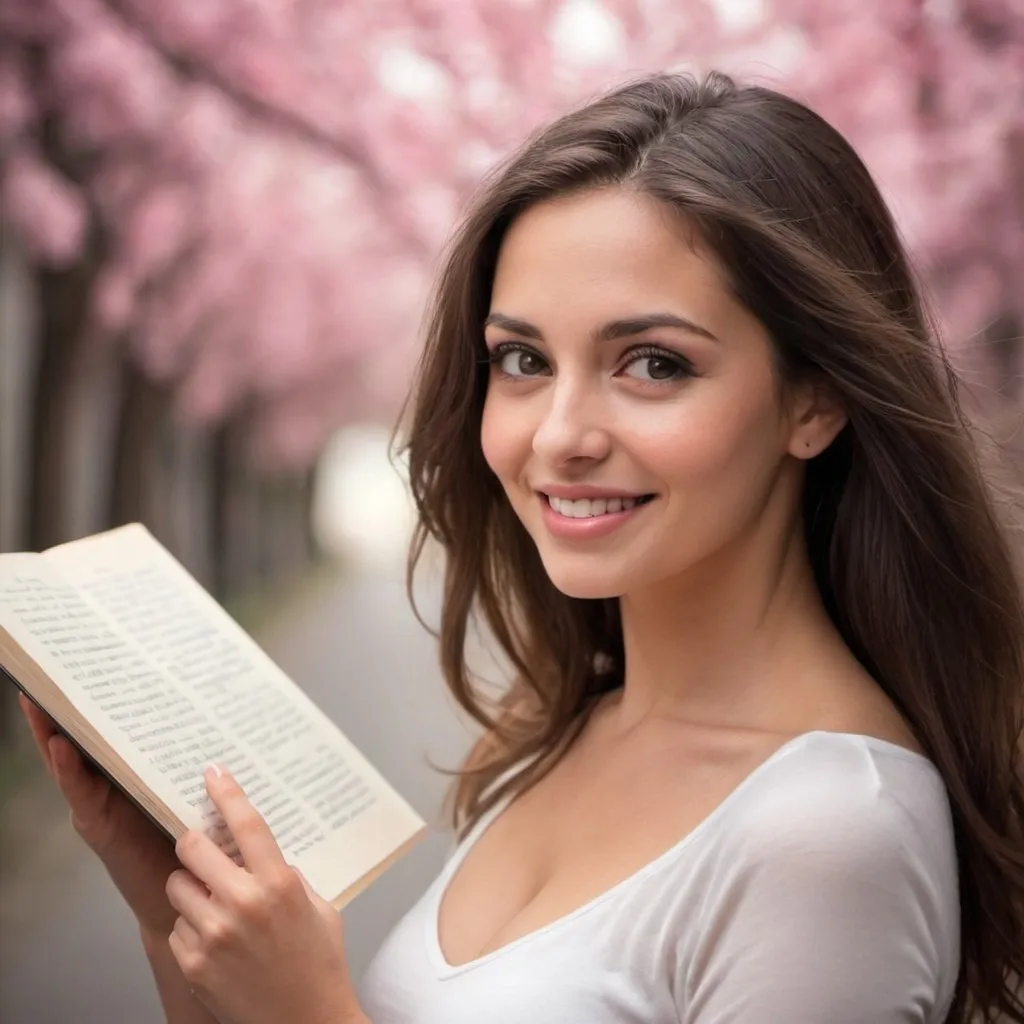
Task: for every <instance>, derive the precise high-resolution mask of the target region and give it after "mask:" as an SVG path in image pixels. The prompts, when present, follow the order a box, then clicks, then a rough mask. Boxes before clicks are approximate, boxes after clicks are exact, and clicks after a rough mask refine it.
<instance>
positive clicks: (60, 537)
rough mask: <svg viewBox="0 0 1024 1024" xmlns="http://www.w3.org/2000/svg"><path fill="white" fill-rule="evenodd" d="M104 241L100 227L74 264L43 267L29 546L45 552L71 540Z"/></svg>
mask: <svg viewBox="0 0 1024 1024" xmlns="http://www.w3.org/2000/svg"><path fill="white" fill-rule="evenodd" d="M101 250H102V243H101V239H100V233H99V230H98V229H97V228H96V227H95V226H94V227H93V228H92V229H91V230H90V236H89V239H88V241H87V243H86V248H85V251H84V252H83V253H82V257H81V259H80V260H79V261H78V263H76V264H75V265H74V266H72V267H68V268H65V269H61V270H54V269H51V268H48V267H39V268H37V271H36V274H37V281H38V287H39V291H38V295H39V334H38V340H39V360H38V363H37V364H36V372H35V380H34V383H33V388H32V430H31V436H30V438H29V447H30V456H29V466H28V472H29V485H28V513H29V514H28V523H27V537H26V542H27V544H26V546H27V547H28V548H29V550H32V551H41V550H43V549H44V548H48V547H50V546H51V545H53V544H59V543H60V542H62V541H65V540H68V539H69V537H68V527H67V521H66V512H67V505H68V499H67V493H66V482H67V440H68V437H69V434H70V431H71V429H72V414H73V412H74V399H75V389H76V384H77V382H78V379H79V377H80V374H81V369H82V367H81V360H82V354H83V353H82V349H83V342H84V340H85V320H86V315H87V309H88V300H89V293H90V290H91V288H92V285H93V282H94V280H95V278H96V272H97V269H98V267H99V264H100V258H101Z"/></svg>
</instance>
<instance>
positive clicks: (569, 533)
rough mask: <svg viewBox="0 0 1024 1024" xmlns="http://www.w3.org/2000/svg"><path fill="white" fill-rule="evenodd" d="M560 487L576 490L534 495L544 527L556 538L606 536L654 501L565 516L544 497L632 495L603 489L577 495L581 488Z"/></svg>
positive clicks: (615, 496)
mask: <svg viewBox="0 0 1024 1024" xmlns="http://www.w3.org/2000/svg"><path fill="white" fill-rule="evenodd" d="M562 490H569V491H576V492H577V493H575V494H573V495H568V494H559V493H556V492H554V491H548V492H546V493H544V494H541V493H538V495H537V500H538V501H539V502H540V509H541V518H542V519H543V520H544V526H545V527H546V528H547V531H548V533H550V534H551V536H552V537H557V538H558V539H559V540H577V541H585V540H597V539H598V538H601V537H607V536H609V535H610V534H613V533H615V531H616V530H619V529H621V528H622V527H623V526H625V525H626V523H628V522H629V521H630V520H632V519H633V518H634V517H635V516H637V515H639V514H640V513H641V512H642V511H643V510H644V509H645V508H647V506H648V505H653V504H654V500H657V499H654V500H652V501H648V502H645V503H644V504H642V505H634V506H633V507H632V508H628V509H624V510H623V511H622V512H606V513H605V514H604V515H602V516H590V517H588V518H586V519H570V518H569V517H568V516H563V515H560V514H559V513H558V512H556V511H555V510H554V509H553V508H552V507H551V504H550V502H549V501H548V498H547V495H548V494H553V496H554V497H556V498H562V497H566V498H568V497H573V498H591V497H593V498H622V497H633V495H624V494H622V493H621V492H616V491H604V492H602V493H599V494H580V493H578V492H579V490H581V488H562ZM638 497H639V495H638Z"/></svg>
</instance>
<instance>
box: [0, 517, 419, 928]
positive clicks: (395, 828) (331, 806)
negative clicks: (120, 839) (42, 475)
mask: <svg viewBox="0 0 1024 1024" xmlns="http://www.w3.org/2000/svg"><path fill="white" fill-rule="evenodd" d="M0 669H2V670H3V672H4V673H5V674H6V675H8V676H10V677H11V678H12V679H13V681H14V682H15V684H16V685H17V686H19V687H20V688H21V689H22V690H23V691H24V692H25V693H26V694H27V695H28V696H29V697H30V698H31V699H32V700H33V701H35V702H36V703H37V704H38V705H39V706H40V707H42V708H43V710H44V711H46V713H47V714H48V715H50V717H51V718H53V719H54V720H55V721H56V722H57V724H58V725H59V727H60V728H61V730H62V731H63V732H64V733H65V734H66V735H67V736H68V737H69V738H70V739H71V740H72V741H73V742H74V743H75V744H76V745H77V746H78V747H79V748H80V749H81V750H82V751H83V752H84V753H85V754H86V756H87V757H88V758H90V759H91V760H92V761H93V762H94V763H95V764H96V765H97V766H98V767H99V768H100V769H101V770H102V771H103V772H105V773H106V774H107V776H109V778H110V779H111V780H112V781H113V782H114V783H115V784H116V785H117V786H118V787H120V788H121V789H122V790H123V791H124V792H125V793H126V794H127V795H128V796H129V797H130V798H131V799H132V800H133V801H135V803H136V804H137V805H138V806H139V807H140V808H141V809H142V810H143V811H144V812H145V813H146V814H147V815H148V816H149V817H150V819H151V820H152V821H154V822H155V823H156V824H157V825H158V826H160V827H161V828H162V829H163V830H164V832H165V833H166V834H167V835H168V836H169V837H170V838H172V839H176V838H177V837H178V836H180V835H181V834H182V833H183V832H184V831H186V830H187V829H193V828H196V829H203V830H205V831H206V832H207V834H209V835H211V836H213V837H214V838H215V839H216V840H217V841H218V842H219V843H220V844H221V845H222V847H223V848H225V849H226V850H228V851H229V852H231V853H232V854H233V855H236V856H237V850H236V849H234V848H233V846H232V843H231V839H230V837H229V836H227V835H225V833H224V830H223V822H222V821H220V818H219V815H218V814H217V813H216V811H215V810H214V808H213V806H212V804H211V803H210V802H209V799H208V798H207V796H206V786H205V783H204V781H203V770H204V768H205V767H206V765H207V764H209V763H210V762H218V763H220V764H224V765H226V766H227V767H228V768H229V769H230V771H231V772H232V773H233V774H234V776H235V777H236V778H237V779H238V781H239V783H240V784H241V785H242V787H243V788H244V789H245V792H246V794H247V795H248V797H249V799H250V800H251V801H252V803H253V804H254V806H255V807H256V809H257V810H258V811H259V812H260V813H261V814H262V815H263V816H264V818H265V819H266V820H267V823H268V824H269V825H270V827H271V829H272V831H273V833H274V836H275V838H276V839H277V842H278V844H279V846H280V847H281V849H282V851H283V852H284V855H285V857H286V859H287V860H288V861H289V863H291V864H293V865H294V866H295V867H297V868H299V869H300V870H301V871H302V872H303V874H304V875H305V876H306V878H307V880H308V881H309V883H310V885H311V886H312V888H313V889H314V890H315V891H316V892H317V893H318V894H319V895H321V896H322V897H323V898H324V899H327V900H329V901H330V902H331V903H333V904H334V906H336V907H339V908H340V907H342V906H344V905H345V904H346V903H347V902H348V901H349V900H351V899H352V898H353V897H354V896H355V895H356V894H357V893H359V892H360V891H361V890H362V889H364V888H365V887H366V886H367V885H369V884H370V883H371V882H372V881H373V880H374V879H375V878H377V877H378V876H379V875H380V874H381V873H382V872H383V871H385V870H386V869H387V868H388V867H390V866H391V864H392V863H393V862H394V861H395V860H397V859H398V858H399V857H400V856H401V855H402V854H403V853H405V852H406V850H408V849H409V847H410V846H411V845H412V844H413V843H414V842H415V841H416V840H417V839H418V838H419V837H420V836H421V835H422V834H423V833H424V831H425V823H424V822H423V821H422V819H420V818H419V817H418V816H417V815H416V813H415V812H414V811H413V810H412V809H411V808H410V807H409V806H408V805H407V804H406V803H405V801H404V800H402V798H401V797H400V796H399V795H398V794H397V793H396V792H395V791H394V790H393V789H392V788H391V787H390V786H389V785H388V783H387V782H386V781H385V780H384V779H383V778H382V777H381V776H380V774H379V773H378V772H377V771H376V770H375V769H374V768H373V767H372V765H370V763H369V762H368V761H367V760H366V759H365V758H364V757H363V756H362V755H361V754H360V753H359V751H358V750H357V749H356V748H355V747H354V746H353V745H352V743H351V742H350V741H349V740H348V739H346V738H345V736H344V735H342V733H341V732H340V731H339V730H338V728H337V726H335V725H334V724H333V723H332V722H331V721H330V719H328V718H327V716H326V715H324V714H323V713H322V712H321V711H320V710H319V709H318V708H317V707H316V705H315V704H314V703H313V702H312V701H311V700H310V699H309V698H308V697H306V695H305V694H304V693H302V691H301V690H300V689H299V688H298V687H297V686H296V685H295V684H294V683H293V682H291V680H289V679H288V677H287V676H286V675H285V674H284V673H283V672H282V671H281V670H280V669H279V668H277V666H276V665H274V663H273V662H272V661H271V660H270V658H269V657H268V656H267V655H266V654H265V653H264V652H263V651H262V650H261V649H260V647H259V646H258V645H257V644H256V643H255V642H254V641H253V640H252V639H251V638H250V637H249V636H248V635H247V634H246V633H245V631H244V630H243V629H241V627H240V626H238V625H237V624H236V623H235V621H234V620H233V619H232V618H231V616H230V615H228V613H227V612H225V611H224V610H223V609H222V608H221V607H220V605H219V604H218V603H217V602H216V601H215V600H214V599H213V598H212V597H211V596H210V595H209V594H208V593H207V592H206V591H205V590H204V589H203V588H202V587H201V586H200V585H199V583H197V582H196V580H195V579H193V578H192V576H191V575H190V574H189V573H188V572H187V571H186V569H185V568H184V567H183V566H182V565H181V564H180V563H179V562H177V561H176V560H175V559H174V558H173V556H172V555H171V554H170V553H169V552H168V551H167V550H166V549H165V548H164V547H162V546H161V545H160V544H159V543H158V542H157V541H156V540H155V539H154V538H153V536H152V535H151V534H150V533H149V532H148V531H147V530H146V529H145V527H143V526H140V525H138V524H133V525H130V526H125V527H121V528H120V529H117V530H112V531H110V532H108V533H101V534H98V535H96V536H94V537H86V538H84V539H83V540H78V541H74V542H73V543H70V544H63V545H61V546H60V547H56V548H51V549H50V550H49V551H46V552H44V553H43V554H5V555H0Z"/></svg>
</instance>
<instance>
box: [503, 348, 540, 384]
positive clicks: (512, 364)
mask: <svg viewBox="0 0 1024 1024" xmlns="http://www.w3.org/2000/svg"><path fill="white" fill-rule="evenodd" d="M491 362H492V363H494V364H495V365H496V366H497V368H498V369H499V370H500V371H501V372H502V373H503V374H505V376H507V377H540V376H543V375H544V374H545V373H546V372H547V370H548V364H547V361H546V360H545V359H544V357H543V356H542V355H541V354H540V353H539V352H535V351H534V350H533V349H531V348H526V347H525V346H520V345H498V346H497V348H495V349H494V351H493V353H492V354H491Z"/></svg>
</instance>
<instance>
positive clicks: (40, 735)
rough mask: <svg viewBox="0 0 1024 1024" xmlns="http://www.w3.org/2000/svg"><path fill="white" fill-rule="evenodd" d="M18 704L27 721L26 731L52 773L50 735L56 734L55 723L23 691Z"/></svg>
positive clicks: (19, 695)
mask: <svg viewBox="0 0 1024 1024" xmlns="http://www.w3.org/2000/svg"><path fill="white" fill-rule="evenodd" d="M18 704H19V705H20V706H21V713H22V714H23V715H24V716H25V721H26V722H27V723H28V731H29V732H30V733H31V735H32V740H33V742H34V743H35V745H36V747H37V748H38V750H39V753H40V754H41V755H42V757H43V763H44V764H45V765H46V770H47V771H48V772H49V773H50V774H51V775H53V759H52V758H51V757H50V749H49V742H50V737H51V736H55V735H56V734H57V725H56V723H55V722H54V721H53V719H52V718H50V716H49V715H47V714H46V713H45V712H43V711H41V710H40V709H39V708H38V707H36V705H35V704H33V703H32V701H30V700H29V699H28V697H26V696H25V694H23V693H19V694H18Z"/></svg>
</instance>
